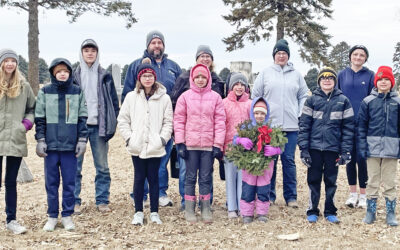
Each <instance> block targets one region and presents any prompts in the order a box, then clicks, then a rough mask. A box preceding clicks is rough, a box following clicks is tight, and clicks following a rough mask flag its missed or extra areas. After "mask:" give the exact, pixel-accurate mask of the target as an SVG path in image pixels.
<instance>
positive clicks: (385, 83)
mask: <svg viewBox="0 0 400 250" xmlns="http://www.w3.org/2000/svg"><path fill="white" fill-rule="evenodd" d="M376 87H377V88H378V92H379V93H388V92H390V89H391V88H392V83H391V82H390V80H389V79H388V78H382V79H379V80H378V81H377V82H376Z"/></svg>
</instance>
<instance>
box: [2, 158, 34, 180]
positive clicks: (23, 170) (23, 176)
mask: <svg viewBox="0 0 400 250" xmlns="http://www.w3.org/2000/svg"><path fill="white" fill-rule="evenodd" d="M3 166H6V157H3ZM3 169H5V167H3ZM3 172H5V171H3ZM0 178H1V176H0ZM32 181H33V175H32V173H31V171H30V170H29V168H28V166H27V165H26V163H25V161H24V159H22V161H21V166H20V167H19V171H18V176H17V182H20V183H24V182H32Z"/></svg>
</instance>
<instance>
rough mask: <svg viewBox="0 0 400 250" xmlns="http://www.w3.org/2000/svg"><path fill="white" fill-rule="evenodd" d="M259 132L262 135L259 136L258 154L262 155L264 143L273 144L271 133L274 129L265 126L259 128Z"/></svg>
mask: <svg viewBox="0 0 400 250" xmlns="http://www.w3.org/2000/svg"><path fill="white" fill-rule="evenodd" d="M258 132H260V134H259V135H258V141H257V153H260V151H261V150H262V146H263V143H266V144H267V143H270V142H271V136H270V135H269V133H271V132H272V129H270V128H268V126H267V125H264V126H262V127H259V128H258Z"/></svg>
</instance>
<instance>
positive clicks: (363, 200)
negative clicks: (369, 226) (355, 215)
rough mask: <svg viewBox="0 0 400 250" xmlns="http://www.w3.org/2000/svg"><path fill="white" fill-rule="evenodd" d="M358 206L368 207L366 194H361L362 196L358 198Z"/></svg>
mask: <svg viewBox="0 0 400 250" xmlns="http://www.w3.org/2000/svg"><path fill="white" fill-rule="evenodd" d="M357 207H358V208H362V209H365V208H367V197H366V195H360V197H359V198H358V204H357Z"/></svg>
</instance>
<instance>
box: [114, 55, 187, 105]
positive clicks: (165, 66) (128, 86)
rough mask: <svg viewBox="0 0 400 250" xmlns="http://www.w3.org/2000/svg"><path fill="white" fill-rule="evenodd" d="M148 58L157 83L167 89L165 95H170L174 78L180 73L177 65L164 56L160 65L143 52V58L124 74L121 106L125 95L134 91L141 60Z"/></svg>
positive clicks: (130, 66) (136, 61)
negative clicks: (153, 69) (154, 69)
mask: <svg viewBox="0 0 400 250" xmlns="http://www.w3.org/2000/svg"><path fill="white" fill-rule="evenodd" d="M146 57H148V58H150V59H151V63H152V65H153V66H154V67H155V68H156V74H157V82H160V83H161V84H162V85H164V87H165V88H166V89H167V94H168V95H170V94H171V92H172V88H173V87H174V84H175V81H176V78H178V76H179V75H180V74H181V73H182V70H181V68H180V67H179V65H178V64H177V63H176V62H174V61H172V60H170V59H168V55H167V54H164V55H163V57H162V61H161V63H160V65H159V64H158V63H157V62H156V61H155V60H154V58H152V57H151V56H150V54H149V53H148V52H147V50H145V51H144V54H143V57H142V58H139V59H136V60H135V61H134V62H133V63H131V65H129V68H128V71H127V72H126V76H125V82H124V89H123V90H122V95H121V104H122V103H123V102H124V99H125V96H126V94H128V92H130V91H132V90H134V89H135V86H136V81H137V74H138V72H137V69H138V67H139V65H140V64H141V63H142V60H143V58H146Z"/></svg>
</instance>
